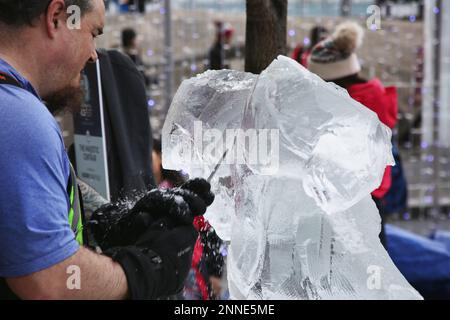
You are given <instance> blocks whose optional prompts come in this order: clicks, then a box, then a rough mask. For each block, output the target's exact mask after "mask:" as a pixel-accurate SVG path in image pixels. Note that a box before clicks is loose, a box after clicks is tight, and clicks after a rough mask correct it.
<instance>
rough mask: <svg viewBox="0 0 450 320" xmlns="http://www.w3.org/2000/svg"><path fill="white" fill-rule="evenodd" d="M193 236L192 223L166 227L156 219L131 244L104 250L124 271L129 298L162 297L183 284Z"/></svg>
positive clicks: (179, 288) (192, 248)
mask: <svg viewBox="0 0 450 320" xmlns="http://www.w3.org/2000/svg"><path fill="white" fill-rule="evenodd" d="M196 239H197V232H196V230H195V229H194V227H193V226H181V227H176V228H174V229H172V230H168V229H166V228H165V227H164V226H163V225H162V224H160V223H159V221H157V222H155V224H154V225H153V226H152V227H150V228H149V229H148V230H147V231H146V232H145V233H144V234H143V235H142V236H141V237H140V238H139V240H138V241H137V243H136V245H135V246H128V247H117V248H112V249H109V250H107V251H106V252H105V254H106V255H108V256H110V257H111V258H112V259H113V260H114V261H116V262H118V263H119V264H120V265H121V266H122V268H123V270H124V271H125V274H126V277H127V281H128V287H129V290H130V297H131V299H137V300H142V299H158V298H166V297H168V296H170V295H173V294H175V293H177V292H179V291H180V290H181V289H182V288H183V285H184V281H185V279H186V277H187V275H188V273H189V270H190V267H191V263H192V254H193V250H194V245H195V242H196Z"/></svg>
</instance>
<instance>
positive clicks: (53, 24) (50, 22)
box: [45, 0, 67, 39]
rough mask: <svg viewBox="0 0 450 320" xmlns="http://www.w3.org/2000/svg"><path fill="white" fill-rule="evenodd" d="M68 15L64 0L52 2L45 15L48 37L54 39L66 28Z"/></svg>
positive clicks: (53, 0)
mask: <svg viewBox="0 0 450 320" xmlns="http://www.w3.org/2000/svg"><path fill="white" fill-rule="evenodd" d="M66 18H67V14H66V5H65V3H64V0H52V1H51V2H50V4H49V6H48V9H47V12H46V14H45V26H46V28H47V34H48V36H49V37H50V38H51V39H53V38H55V36H56V33H57V32H58V31H59V30H61V27H63V26H64V23H65V19H66Z"/></svg>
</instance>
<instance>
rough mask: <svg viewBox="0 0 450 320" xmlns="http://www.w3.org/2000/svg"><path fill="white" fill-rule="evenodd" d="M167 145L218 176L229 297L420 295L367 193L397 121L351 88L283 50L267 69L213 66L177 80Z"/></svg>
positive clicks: (191, 169) (215, 209)
mask: <svg viewBox="0 0 450 320" xmlns="http://www.w3.org/2000/svg"><path fill="white" fill-rule="evenodd" d="M242 137H243V138H242ZM261 141H263V142H264V141H265V143H260V142H261ZM162 143H163V152H162V155H163V166H164V168H166V169H172V170H184V171H185V172H187V173H189V174H190V175H191V176H200V177H203V178H205V179H206V178H208V177H210V176H212V179H211V184H212V187H213V190H214V192H215V193H216V201H215V202H214V204H213V205H212V206H211V208H210V209H209V210H208V213H207V215H206V217H207V219H208V220H209V221H210V223H211V224H212V225H213V226H214V227H215V229H216V230H217V233H218V234H219V236H220V237H221V238H222V239H224V240H226V241H229V242H230V247H229V254H228V259H227V263H228V265H227V267H228V284H229V289H230V296H231V298H232V299H421V296H420V295H419V294H418V293H417V291H416V290H414V288H412V287H411V285H410V284H409V283H408V282H407V281H406V279H405V278H404V277H403V276H402V274H401V273H400V272H399V271H398V269H397V268H396V267H395V265H394V264H393V262H392V260H391V259H390V257H389V255H388V253H387V252H386V250H385V249H384V248H383V246H382V245H381V243H380V240H379V238H378V235H379V233H380V230H381V219H380V216H379V213H378V210H377V208H376V206H375V203H374V202H373V200H372V198H371V196H370V194H371V192H372V191H373V190H375V189H376V188H377V187H378V186H379V185H380V183H381V180H382V177H383V173H384V170H385V167H386V166H387V165H393V164H394V160H393V157H392V152H391V147H392V146H391V131H390V130H389V128H387V127H386V126H385V125H383V124H382V123H381V122H380V121H379V119H378V117H377V115H376V114H375V113H373V112H372V111H370V110H369V109H368V108H366V107H364V106H362V105H361V104H359V103H358V102H356V101H354V100H353V99H351V98H350V97H349V95H348V94H347V92H346V91H345V90H342V89H340V88H339V87H337V86H336V85H334V84H331V83H326V82H324V81H323V80H322V79H320V78H319V77H317V76H316V75H314V74H312V73H310V72H309V71H307V70H306V69H304V68H303V67H302V66H300V65H299V64H298V63H297V62H295V61H294V60H291V59H289V58H287V57H284V56H279V57H278V58H277V59H276V60H274V61H273V63H272V64H271V65H270V66H269V67H268V68H267V69H266V70H264V71H263V72H262V73H261V74H260V75H259V76H258V75H254V74H250V73H244V72H238V71H231V70H221V71H207V72H205V73H203V74H201V75H199V76H197V77H195V78H192V79H189V80H185V81H184V82H183V83H182V85H181V86H180V88H179V90H178V92H177V94H176V96H175V98H174V101H173V103H172V105H171V107H170V110H169V113H168V116H167V119H166V122H165V124H164V128H163V136H162ZM252 148H253V149H252ZM255 148H256V149H255ZM255 150H256V151H255Z"/></svg>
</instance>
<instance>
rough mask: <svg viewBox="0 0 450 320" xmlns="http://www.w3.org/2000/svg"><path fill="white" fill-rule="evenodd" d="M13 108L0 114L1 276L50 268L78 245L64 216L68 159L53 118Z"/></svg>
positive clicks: (67, 208)
mask: <svg viewBox="0 0 450 320" xmlns="http://www.w3.org/2000/svg"><path fill="white" fill-rule="evenodd" d="M28 107H29V108H32V107H33V108H43V106H42V105H39V104H37V105H34V106H28ZM17 110H19V112H4V113H3V114H2V117H3V119H2V122H3V124H2V126H1V128H0V137H1V140H2V141H0V276H1V277H5V278H10V277H17V276H24V275H27V274H31V273H34V272H37V271H41V270H43V269H46V268H49V267H51V266H53V265H55V264H58V263H59V262H61V261H63V260H66V259H67V258H69V257H70V256H72V255H73V254H74V253H75V252H76V251H77V250H78V249H79V246H78V243H77V242H76V241H75V236H74V233H73V232H72V230H71V228H70V225H69V222H68V210H69V199H68V195H67V191H66V188H67V181H68V172H69V164H68V160H67V155H66V154H65V150H64V145H63V141H62V138H61V135H60V134H59V132H58V128H57V124H56V122H54V120H53V119H52V118H51V115H50V114H49V113H48V112H46V110H45V111H42V109H41V110H40V111H39V112H35V113H33V112H31V113H26V112H21V111H20V107H19V108H18V109H17ZM17 110H16V111H17Z"/></svg>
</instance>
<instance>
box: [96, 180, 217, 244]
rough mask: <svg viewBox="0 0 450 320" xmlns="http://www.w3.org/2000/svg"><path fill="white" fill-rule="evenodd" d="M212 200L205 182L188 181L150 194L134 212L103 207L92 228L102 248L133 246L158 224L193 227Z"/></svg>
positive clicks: (155, 190)
mask: <svg viewBox="0 0 450 320" xmlns="http://www.w3.org/2000/svg"><path fill="white" fill-rule="evenodd" d="M213 201H214V194H213V193H212V192H211V185H210V184H209V183H208V182H207V181H206V180H204V179H194V180H189V181H188V182H186V183H185V184H184V185H182V186H181V187H179V188H174V189H168V190H158V189H153V190H151V191H149V192H148V193H147V194H146V195H145V196H144V197H142V198H141V199H140V200H139V201H138V202H137V203H136V204H135V205H134V207H133V208H132V209H131V210H128V208H125V207H123V206H122V207H121V206H118V205H113V204H109V205H106V206H103V207H101V208H99V209H98V210H97V211H96V212H94V213H93V215H92V219H91V221H90V223H89V227H90V229H91V231H92V233H93V235H94V237H95V239H96V240H97V242H98V243H99V245H100V247H101V248H102V249H107V248H111V247H116V246H127V245H133V244H134V243H136V241H137V240H138V238H139V237H140V236H141V235H142V234H143V233H144V232H145V231H146V230H147V228H148V227H149V226H151V225H152V224H154V222H155V221H159V223H160V224H163V226H164V227H166V228H168V229H172V228H175V227H178V226H183V225H192V222H193V220H194V217H195V216H199V215H203V214H204V213H205V212H206V208H207V207H208V206H209V205H211V204H212V202H213Z"/></svg>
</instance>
